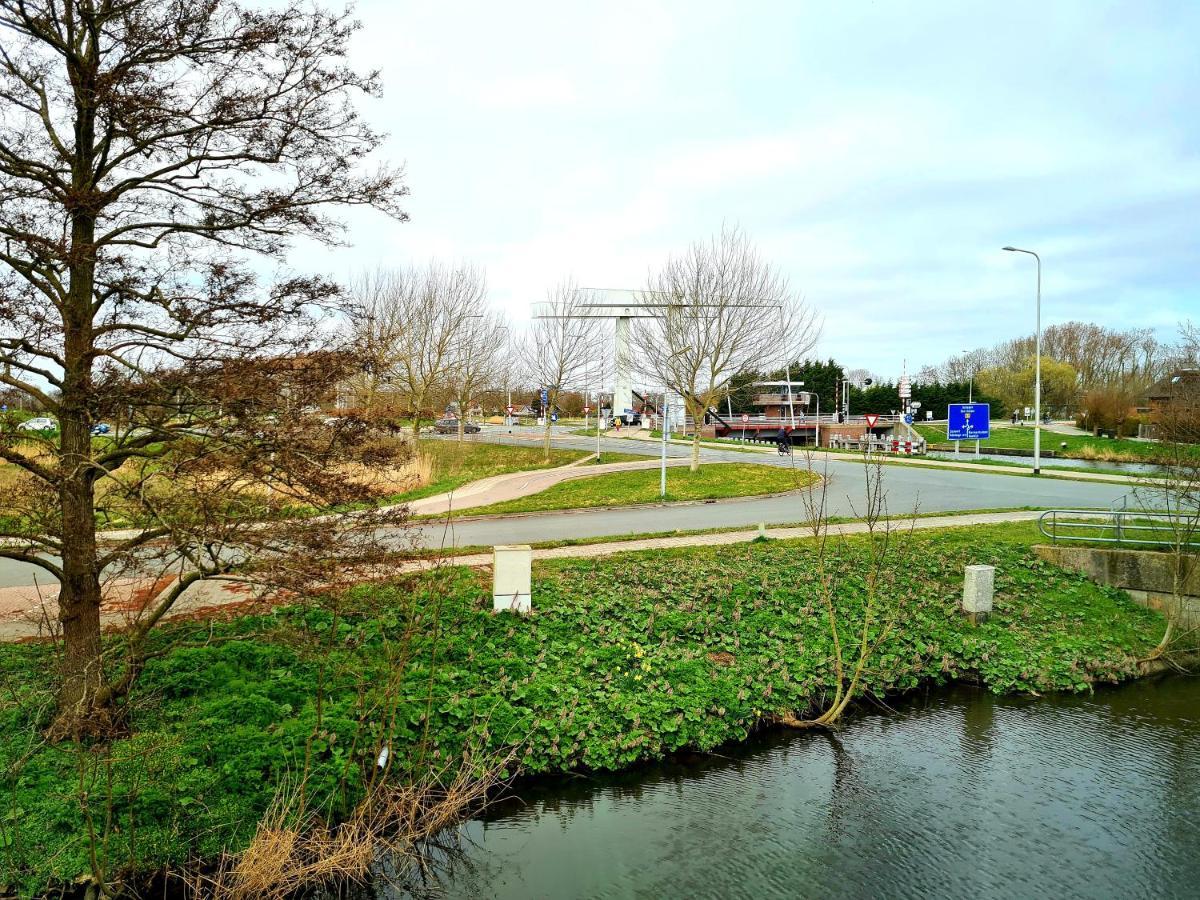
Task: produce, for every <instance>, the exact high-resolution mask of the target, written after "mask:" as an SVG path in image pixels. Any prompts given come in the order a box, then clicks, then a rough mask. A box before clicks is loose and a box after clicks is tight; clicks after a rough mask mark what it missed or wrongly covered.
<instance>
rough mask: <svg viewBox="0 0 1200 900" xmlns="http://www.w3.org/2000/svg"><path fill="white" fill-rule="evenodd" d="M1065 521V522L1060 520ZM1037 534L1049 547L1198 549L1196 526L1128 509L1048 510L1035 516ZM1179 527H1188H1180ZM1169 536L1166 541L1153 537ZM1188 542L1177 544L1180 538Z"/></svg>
mask: <svg viewBox="0 0 1200 900" xmlns="http://www.w3.org/2000/svg"><path fill="white" fill-rule="evenodd" d="M1064 519H1065V520H1064ZM1037 522H1038V531H1040V532H1041V533H1042V535H1043V536H1044V537H1048V538H1050V541H1051V543H1058V542H1059V541H1086V542H1087V543H1102V544H1143V545H1154V546H1156V547H1161V546H1163V545H1165V544H1170V545H1175V544H1179V545H1180V546H1183V547H1200V527H1198V526H1200V523H1198V522H1197V521H1196V520H1195V519H1193V518H1191V517H1181V516H1179V515H1176V514H1174V513H1167V512H1142V511H1138V510H1128V509H1107V510H1105V509H1048V510H1046V511H1045V512H1043V513H1042V514H1041V515H1040V516H1038V520H1037ZM1183 523H1188V524H1187V525H1186V527H1184V525H1183ZM1156 534H1158V535H1161V534H1165V535H1170V536H1171V537H1170V538H1164V537H1157V538H1156V537H1154V535H1156ZM1181 534H1183V535H1186V536H1187V537H1189V538H1191V540H1181V539H1180V537H1179V536H1180V535H1181Z"/></svg>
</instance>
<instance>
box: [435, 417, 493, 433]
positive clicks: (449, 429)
mask: <svg viewBox="0 0 1200 900" xmlns="http://www.w3.org/2000/svg"><path fill="white" fill-rule="evenodd" d="M433 430H434V431H436V432H437V433H438V434H458V419H438V420H437V421H436V422H435V423H434V425H433ZM482 430H483V429H482V428H480V427H479V426H478V425H475V424H473V423H472V422H464V423H463V433H465V434H479V432H481V431H482Z"/></svg>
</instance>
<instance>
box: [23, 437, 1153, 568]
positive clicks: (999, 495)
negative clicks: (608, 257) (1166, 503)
mask: <svg viewBox="0 0 1200 900" xmlns="http://www.w3.org/2000/svg"><path fill="white" fill-rule="evenodd" d="M451 439H454V438H451ZM539 439H540V438H539V436H538V435H532V434H520V433H517V434H511V435H510V434H509V433H507V432H506V431H505V430H504V429H501V428H495V429H488V430H486V431H484V432H483V433H482V434H480V435H475V436H472V437H470V438H468V440H482V441H488V442H496V443H513V444H520V445H522V446H528V445H529V444H530V443H531V442H537V441H538V440H539ZM554 446H556V447H562V448H568V449H578V450H595V447H596V441H595V439H594V438H584V437H574V436H571V435H569V434H565V433H558V434H555V436H554ZM603 446H604V449H605V450H606V451H609V452H621V453H629V454H642V455H646V456H657V455H658V454H659V452H660V445H658V444H656V443H650V442H645V441H639V440H629V439H625V438H610V439H608V440H606V441H604V445H603ZM667 452H668V455H670V456H672V457H680V456H687V455H688V454H689V453H690V448H688V447H686V446H681V445H678V444H669V445H668V447H667ZM701 457H702V459H703V460H704V461H706V462H751V463H758V464H760V465H769V466H789V465H796V466H799V467H802V466H804V465H805V463H804V457H803V456H802V455H800V454H797V455H796V456H795V457H793V458H791V459H789V458H787V457H781V456H779V455H777V454H775V453H761V452H752V453H748V452H742V451H738V450H733V449H731V450H714V449H710V448H704V449H703V450H702V451H701ZM826 459H828V461H826ZM814 466H815V468H816V469H817V471H818V472H821V471H822V470H825V467H826V466H827V467H828V468H827V473H828V478H829V489H828V496H827V502H828V514H829V515H830V516H836V517H846V518H850V517H856V516H858V515H861V512H862V510H863V509H864V507H865V494H864V490H865V484H866V476H865V471H864V468H863V465H862V463H861V462H858V461H856V460H854V459H850V458H846V457H842V456H836V455H831V456H828V458H826V456H825V455H820V456H817V457H815V458H814ZM883 479H884V487H885V490H886V493H887V509H888V512H889V513H891V514H892V515H905V514H911V513H912V512H913V511H914V510H916V511H918V512H922V513H928V512H957V511H964V510H973V509H1016V508H1020V507H1024V506H1048V507H1064V508H1070V507H1084V508H1088V507H1090V508H1095V507H1108V506H1109V505H1111V504H1112V503H1114V502H1116V501H1119V500H1120V498H1121V497H1123V496H1125V495H1127V494H1129V493H1130V491H1131V490H1132V489H1133V488H1132V485H1130V484H1119V483H1104V482H1087V481H1068V480H1065V479H1060V478H1044V479H1034V478H1028V477H1019V476H1013V475H996V474H992V473H990V472H979V471H971V470H949V469H936V468H928V467H917V466H900V465H893V466H884V467H883ZM803 518H804V510H803V507H802V505H801V501H800V499H799V498H798V497H797V496H795V495H791V496H782V497H766V498H753V497H748V498H746V499H743V500H729V501H723V502H720V503H689V504H677V505H670V506H632V507H627V508H623V509H598V510H581V511H574V512H551V513H539V514H535V515H527V516H510V517H506V518H492V519H484V518H481V519H475V520H471V519H460V520H457V521H452V522H450V523H429V524H421V525H419V526H415V527H416V528H417V532H418V534H417V537H418V538H419V541H420V543H422V544H424V545H425V546H432V547H449V546H467V545H492V544H513V543H516V544H524V543H535V542H537V541H549V540H559V539H563V538H583V537H603V536H616V535H626V534H643V533H649V532H663V531H675V530H682V531H687V530H693V529H703V528H722V527H729V526H751V527H752V526H754V525H757V524H758V523H759V522H766V523H767V524H768V525H782V524H787V523H794V522H799V521H801V520H803ZM48 577H49V576H47V575H46V573H44V572H43V571H41V570H40V569H35V568H34V567H32V566H29V565H26V564H24V563H19V562H14V561H12V560H3V559H0V589H3V588H7V587H16V586H26V585H32V584H35V583H41V584H43V585H45V584H46V582H47V579H48Z"/></svg>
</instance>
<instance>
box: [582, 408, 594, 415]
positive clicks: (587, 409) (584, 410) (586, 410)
mask: <svg viewBox="0 0 1200 900" xmlns="http://www.w3.org/2000/svg"><path fill="white" fill-rule="evenodd" d="M591 411H592V408H591V407H590V406H585V407H584V408H583V414H584V415H585V416H586V415H587V414H588V413H589V412H591Z"/></svg>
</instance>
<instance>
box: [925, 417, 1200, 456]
mask: <svg viewBox="0 0 1200 900" xmlns="http://www.w3.org/2000/svg"><path fill="white" fill-rule="evenodd" d="M913 427H914V428H915V429H916V430H917V431H919V432H920V433H921V435H922V436H923V437H924V438H925V439H926V440H927V441H929V443H930V444H945V445H946V446H947V447H951V448H952V447H953V446H954V445H953V442H951V441H948V440H947V439H946V426H945V425H914V426H913ZM1033 431H1034V429H1033V426H1032V425H1025V426H1020V425H1017V426H1013V425H997V424H996V423H995V422H993V423H992V436H991V438H989V439H988V440H986V441H981V442H980V445H979V447H980V449H981V450H986V449H987V448H989V447H996V448H1001V449H1013V450H1032V449H1033ZM1064 442H1065V443H1066V445H1067V446H1066V449H1065V450H1064V449H1063V448H1062V444H1063V443H1064ZM968 445H969V446H974V444H973V443H970V442H967V441H964V442H963V445H962V446H968ZM1042 449H1043V450H1053V451H1055V452H1056V453H1061V454H1062V455H1063V456H1069V457H1074V458H1076V459H1095V460H1099V461H1105V460H1107V461H1111V462H1153V461H1154V458H1155V454H1156V453H1158V452H1159V445H1158V444H1156V443H1154V442H1152V441H1133V440H1129V439H1128V438H1114V439H1112V440H1109V439H1108V438H1094V437H1091V436H1090V435H1080V434H1058V433H1056V432H1053V431H1047V430H1046V429H1045V428H1043V429H1042ZM1197 453H1200V448H1198V449H1197Z"/></svg>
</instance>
